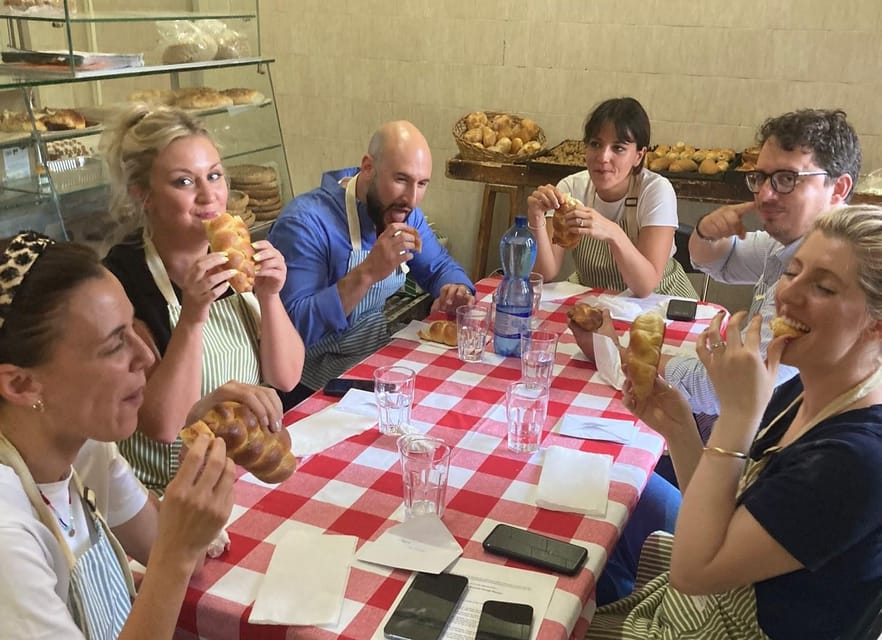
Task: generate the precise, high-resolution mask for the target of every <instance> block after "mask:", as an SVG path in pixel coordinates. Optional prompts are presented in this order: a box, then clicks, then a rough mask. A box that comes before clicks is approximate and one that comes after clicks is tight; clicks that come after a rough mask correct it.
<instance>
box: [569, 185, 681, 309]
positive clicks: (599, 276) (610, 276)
mask: <svg viewBox="0 0 882 640" xmlns="http://www.w3.org/2000/svg"><path fill="white" fill-rule="evenodd" d="M642 182H643V176H642V175H640V176H634V175H632V176H631V177H630V179H629V182H628V195H627V196H625V202H624V207H625V215H623V216H622V218H621V219H620V220H619V222H618V225H619V226H620V227H621V228H622V229H623V230H624V231H625V233H626V234H627V236H628V238H629V239H630V240H631V242H632V243H633V244H634V245H635V246H636V245H637V236H638V234H639V233H640V228H639V227H638V225H637V200H638V194H639V193H640V186H641V184H642ZM596 198H597V192H596V191H595V189H594V184H593V183H589V186H588V194H587V197H586V199H585V202H586V203H588V202H590V203H591V206H592V207H593V206H594V203H595V201H596ZM573 258H574V260H575V262H576V271H575V273H573V274H572V275H571V276H570V277H569V280H570V282H576V283H578V284H581V285H584V286H586V287H593V288H600V289H610V290H612V291H624V290H625V289H627V288H628V287H627V285H626V284H625V281H624V280H623V279H622V274H621V273H619V269H618V267H617V266H616V261H615V259H614V258H613V254H612V250H611V249H610V247H609V245H608V244H607V243H606V242H604V241H603V240H598V239H596V238H591V237H588V236H584V237H583V238H582V241H581V242H580V243H579V244H578V245H576V248H575V249H573ZM655 293H660V294H663V295H667V296H679V297H683V298H691V299H698V294H697V293H696V292H695V288H694V287H693V286H692V283H691V282H690V281H689V278H688V277H687V276H686V272H685V271H683V267H682V266H680V263H679V262H677V261H676V260H675V259H674V258H673V257H670V258H668V262H667V264H666V265H665V270H664V273H663V274H662V279H661V281H660V282H659V283H658V286H657V287H656V288H655Z"/></svg>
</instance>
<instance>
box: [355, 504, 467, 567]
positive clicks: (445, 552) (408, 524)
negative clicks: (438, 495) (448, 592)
mask: <svg viewBox="0 0 882 640" xmlns="http://www.w3.org/2000/svg"><path fill="white" fill-rule="evenodd" d="M461 555H462V547H461V546H459V543H458V542H457V541H456V538H454V537H453V534H451V533H450V530H449V529H448V528H447V527H446V526H445V525H444V523H443V522H442V521H441V519H440V518H439V517H438V516H436V515H435V514H429V515H424V516H419V517H417V518H411V519H410V520H407V521H405V522H402V523H401V524H397V525H395V526H394V527H390V528H389V529H386V531H384V532H383V534H382V535H381V536H380V537H379V538H377V539H376V540H374V541H373V542H370V541H369V542H365V543H364V544H363V545H362V546H361V549H359V550H358V555H357V557H358V559H359V560H361V561H362V562H372V563H374V564H381V565H384V566H387V567H396V568H398V569H407V570H408V571H425V572H427V573H434V574H439V573H441V572H442V571H444V569H446V568H447V567H448V566H450V563H451V562H453V561H454V560H456V559H457V558H458V557H459V556H461Z"/></svg>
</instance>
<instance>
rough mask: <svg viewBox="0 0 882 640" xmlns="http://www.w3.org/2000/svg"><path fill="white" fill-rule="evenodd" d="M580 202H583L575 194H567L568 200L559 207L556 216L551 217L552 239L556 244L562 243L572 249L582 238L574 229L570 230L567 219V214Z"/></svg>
mask: <svg viewBox="0 0 882 640" xmlns="http://www.w3.org/2000/svg"><path fill="white" fill-rule="evenodd" d="M580 204H582V203H581V202H580V201H579V200H578V199H576V198H574V197H573V196H567V201H566V202H564V203H563V204H562V205H560V206H559V207H558V208H557V210H556V211H555V212H554V217H553V218H552V219H551V227H552V235H551V241H552V242H553V243H554V244H556V245H560V246H561V247H563V248H564V249H572V248H573V247H575V246H576V245H577V244H579V242H580V241H581V240H582V236H580V235H579V234H578V233H576V232H574V231H570V228H569V226H568V225H567V221H566V220H565V218H566V215H567V214H568V213H569V212H570V211H572V210H573V209H574V208H575V207H576V205H580Z"/></svg>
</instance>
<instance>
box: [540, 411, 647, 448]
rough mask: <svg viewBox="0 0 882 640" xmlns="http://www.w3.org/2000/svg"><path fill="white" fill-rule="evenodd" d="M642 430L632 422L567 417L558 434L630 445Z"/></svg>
mask: <svg viewBox="0 0 882 640" xmlns="http://www.w3.org/2000/svg"><path fill="white" fill-rule="evenodd" d="M639 431H640V429H638V428H637V425H636V424H634V422H633V421H631V420H613V419H611V418H600V417H597V416H575V415H572V414H568V415H565V416H564V417H563V420H561V424H560V430H559V431H558V433H560V435H562V436H570V437H571V438H582V439H584V440H604V441H606V442H618V443H620V444H628V443H629V442H631V440H633V439H634V437H635V436H636V435H637V433H638V432H639Z"/></svg>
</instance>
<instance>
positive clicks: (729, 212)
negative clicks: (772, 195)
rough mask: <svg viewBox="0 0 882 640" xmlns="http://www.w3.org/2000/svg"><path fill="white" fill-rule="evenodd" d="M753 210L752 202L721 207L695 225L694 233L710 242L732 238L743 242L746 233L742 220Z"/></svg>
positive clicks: (754, 206)
mask: <svg viewBox="0 0 882 640" xmlns="http://www.w3.org/2000/svg"><path fill="white" fill-rule="evenodd" d="M755 208H756V205H755V204H754V203H753V202H742V203H741V204H728V205H725V206H722V207H720V208H719V209H716V210H715V211H712V212H711V213H709V214H707V215H706V216H704V217H703V218H701V219H700V220H699V221H698V224H697V225H695V231H696V233H697V234H698V236H699V237H700V238H707V239H710V240H722V239H724V238H731V237H732V236H738V237H739V238H741V239H742V240H743V239H744V236H745V234H746V233H747V230H746V229H745V228H744V222H743V218H744V216H745V215H747V213H748V212H749V211H753V210H754V209H755Z"/></svg>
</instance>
